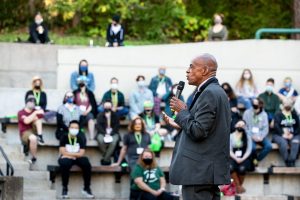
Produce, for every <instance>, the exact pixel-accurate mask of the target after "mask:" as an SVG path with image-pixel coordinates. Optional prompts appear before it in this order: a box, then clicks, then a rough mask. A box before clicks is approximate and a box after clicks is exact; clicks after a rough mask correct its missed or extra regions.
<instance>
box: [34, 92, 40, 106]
mask: <svg viewBox="0 0 300 200" xmlns="http://www.w3.org/2000/svg"><path fill="white" fill-rule="evenodd" d="M33 95H34V98H35V103H36V105H40V100H41V92H33Z"/></svg>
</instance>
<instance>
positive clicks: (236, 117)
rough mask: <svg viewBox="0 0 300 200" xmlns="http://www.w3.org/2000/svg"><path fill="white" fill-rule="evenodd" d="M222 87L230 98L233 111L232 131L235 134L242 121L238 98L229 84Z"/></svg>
mask: <svg viewBox="0 0 300 200" xmlns="http://www.w3.org/2000/svg"><path fill="white" fill-rule="evenodd" d="M221 87H222V88H223V89H224V91H225V93H226V95H227V97H228V101H229V105H230V109H231V123H230V131H231V132H233V131H234V130H235V124H236V123H237V122H238V121H239V120H240V119H241V116H240V111H239V110H238V108H237V104H238V102H237V97H236V95H235V93H234V91H233V89H232V87H231V85H230V84H229V83H227V82H225V83H223V84H222V85H221Z"/></svg>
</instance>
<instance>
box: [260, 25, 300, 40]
mask: <svg viewBox="0 0 300 200" xmlns="http://www.w3.org/2000/svg"><path fill="white" fill-rule="evenodd" d="M263 33H272V34H295V33H300V28H260V29H258V30H257V31H256V33H255V39H260V38H261V35H262V34H263Z"/></svg>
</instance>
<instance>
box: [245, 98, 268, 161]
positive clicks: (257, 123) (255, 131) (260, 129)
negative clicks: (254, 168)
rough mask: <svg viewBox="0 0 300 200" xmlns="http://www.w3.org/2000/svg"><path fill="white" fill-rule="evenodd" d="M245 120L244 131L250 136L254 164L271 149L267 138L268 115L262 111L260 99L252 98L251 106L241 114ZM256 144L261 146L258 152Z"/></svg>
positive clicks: (262, 104)
mask: <svg viewBox="0 0 300 200" xmlns="http://www.w3.org/2000/svg"><path fill="white" fill-rule="evenodd" d="M243 120H244V121H245V122H246V132H247V134H248V135H249V136H250V137H251V138H252V142H253V143H252V155H253V156H254V157H253V158H254V164H255V165H257V164H258V163H257V161H261V160H262V159H264V158H265V157H266V156H267V154H268V153H269V152H270V151H271V150H272V143H271V141H270V140H269V139H268V138H267V135H268V133H269V122H268V115H267V113H266V112H265V111H264V102H263V101H262V100H261V99H258V98H254V99H252V108H250V109H248V110H246V111H245V112H244V115H243ZM256 144H259V145H260V146H262V149H261V151H260V153H259V154H257V153H256Z"/></svg>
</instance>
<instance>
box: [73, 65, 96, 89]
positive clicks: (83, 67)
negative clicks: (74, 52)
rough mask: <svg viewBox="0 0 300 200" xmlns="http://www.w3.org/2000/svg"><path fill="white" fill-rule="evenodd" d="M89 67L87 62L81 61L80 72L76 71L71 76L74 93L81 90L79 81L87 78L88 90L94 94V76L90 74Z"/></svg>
mask: <svg viewBox="0 0 300 200" xmlns="http://www.w3.org/2000/svg"><path fill="white" fill-rule="evenodd" d="M88 66H89V65H88V62H87V60H81V61H80V62H79V66H78V72H77V71H74V72H73V73H72V74H71V79H70V85H71V89H72V90H73V91H74V90H77V89H78V88H79V85H78V79H79V78H80V77H82V76H85V77H86V81H87V88H88V89H89V90H91V91H92V92H94V90H95V81H94V74H93V73H91V72H89V70H88Z"/></svg>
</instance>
